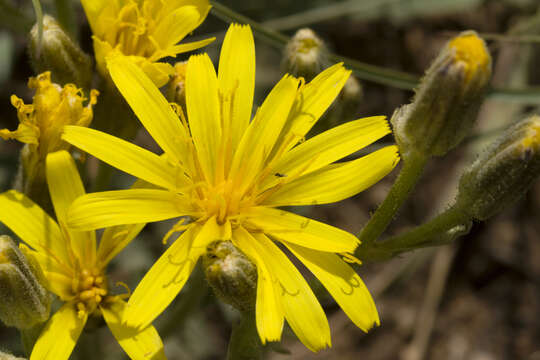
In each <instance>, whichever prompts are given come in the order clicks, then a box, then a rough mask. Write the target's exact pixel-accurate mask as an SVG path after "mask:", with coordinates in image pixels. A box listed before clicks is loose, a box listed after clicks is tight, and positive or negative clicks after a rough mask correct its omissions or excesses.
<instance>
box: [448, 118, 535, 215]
mask: <svg viewBox="0 0 540 360" xmlns="http://www.w3.org/2000/svg"><path fill="white" fill-rule="evenodd" d="M539 176H540V116H532V117H530V118H528V119H525V120H523V121H521V122H519V123H517V124H516V125H514V126H512V127H511V128H510V129H508V130H507V131H506V132H505V134H503V135H502V136H501V138H500V139H498V140H497V141H495V142H494V143H493V144H492V145H491V146H489V147H488V148H487V149H486V151H485V152H484V153H482V154H481V155H480V156H479V157H478V159H477V160H476V161H475V162H474V163H473V164H472V166H471V167H470V168H469V169H468V170H467V171H465V173H464V174H463V175H462V177H461V180H460V183H459V192H458V196H457V205H458V206H460V207H461V209H463V211H464V212H466V213H467V214H469V215H470V217H471V218H474V219H477V220H485V219H487V218H489V217H491V216H493V215H495V214H496V213H497V212H499V211H500V210H502V209H503V208H504V207H506V206H508V205H510V204H511V203H513V202H514V201H516V200H517V199H519V198H520V197H521V196H523V194H524V193H525V192H526V191H527V189H528V188H529V187H530V186H531V184H532V183H533V181H535V180H536V179H538V177H539Z"/></svg>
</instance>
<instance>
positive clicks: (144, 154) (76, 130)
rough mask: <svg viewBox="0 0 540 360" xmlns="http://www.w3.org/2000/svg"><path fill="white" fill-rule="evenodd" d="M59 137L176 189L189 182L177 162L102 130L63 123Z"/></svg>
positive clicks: (134, 172) (161, 184)
mask: <svg viewBox="0 0 540 360" xmlns="http://www.w3.org/2000/svg"><path fill="white" fill-rule="evenodd" d="M62 139H64V140H65V141H67V142H69V143H70V144H72V145H75V146H76V147H78V148H79V149H81V150H83V151H86V152H87V153H89V154H91V155H93V156H95V157H97V158H98V159H100V160H102V161H104V162H106V163H107V164H109V165H111V166H114V167H115V168H118V169H120V170H122V171H125V172H127V173H128V174H131V175H133V176H136V177H138V178H140V179H143V180H145V181H148V182H149V183H152V184H155V185H157V186H161V187H164V188H166V189H169V190H173V191H175V190H178V189H179V188H181V187H184V186H187V185H188V184H189V180H188V179H187V177H186V175H185V174H184V171H183V170H182V168H181V167H180V166H175V165H173V164H172V163H170V162H169V161H167V159H166V158H165V157H163V156H158V155H156V154H154V153H152V152H150V151H148V150H146V149H143V148H141V147H139V146H137V145H134V144H131V143H129V142H127V141H124V140H122V139H120V138H117V137H115V136H111V135H109V134H105V133H104V132H101V131H97V130H93V129H89V128H85V127H81V126H66V127H64V134H63V135H62Z"/></svg>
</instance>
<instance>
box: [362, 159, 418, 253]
mask: <svg viewBox="0 0 540 360" xmlns="http://www.w3.org/2000/svg"><path fill="white" fill-rule="evenodd" d="M426 162H427V157H426V156H425V155H422V154H420V153H417V152H411V153H409V155H407V156H406V157H404V159H403V167H402V168H401V171H400V172H399V175H398V177H397V179H396V181H395V183H394V184H393V185H392V188H391V189H390V192H389V193H388V195H387V196H386V199H384V201H383V202H382V204H381V205H380V206H379V208H378V209H377V211H375V213H374V214H373V216H372V217H371V219H370V220H369V221H368V223H367V224H366V225H365V226H364V228H363V229H362V232H361V233H360V236H359V238H360V242H361V245H360V247H364V248H368V247H370V246H371V245H373V244H374V243H375V241H376V240H377V239H378V238H379V236H381V234H382V233H383V232H384V231H385V230H386V228H387V227H388V225H389V224H390V222H391V221H392V219H393V218H394V216H395V215H396V212H397V211H398V210H399V208H400V207H401V205H403V203H404V202H405V200H406V199H407V198H408V197H409V194H410V193H411V191H412V189H413V188H414V186H415V185H416V183H417V182H418V180H419V179H420V176H421V175H422V173H423V171H424V167H425V165H426Z"/></svg>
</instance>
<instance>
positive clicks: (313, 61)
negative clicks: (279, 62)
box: [283, 28, 329, 81]
mask: <svg viewBox="0 0 540 360" xmlns="http://www.w3.org/2000/svg"><path fill="white" fill-rule="evenodd" d="M325 51H326V46H325V45H324V42H323V41H322V40H321V39H320V38H319V37H318V36H317V35H316V34H315V32H313V30H311V29H308V28H303V29H300V30H298V31H297V32H296V34H295V35H294V36H293V37H292V38H291V40H290V41H289V43H288V44H287V46H286V47H285V53H284V56H283V69H284V71H286V72H288V73H290V74H291V75H294V76H296V77H300V76H301V77H303V78H305V79H306V81H311V80H312V79H313V78H314V77H315V76H316V75H317V74H318V73H320V72H321V71H322V70H323V69H324V68H325V67H326V66H328V65H329V61H328V59H327V58H326V55H325Z"/></svg>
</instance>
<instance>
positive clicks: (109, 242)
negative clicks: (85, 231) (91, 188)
mask: <svg viewBox="0 0 540 360" xmlns="http://www.w3.org/2000/svg"><path fill="white" fill-rule="evenodd" d="M148 188H152V185H151V184H149V183H147V182H146V181H143V180H137V181H135V183H134V184H133V185H132V186H131V189H148ZM145 225H146V223H143V224H134V225H118V226H111V227H108V228H106V229H105V230H104V231H103V235H101V239H99V246H98V251H97V258H98V263H99V265H98V266H101V268H105V266H107V264H108V263H109V261H111V260H112V259H113V258H114V257H115V256H116V255H117V254H118V253H119V252H120V251H122V249H124V248H125V247H126V246H127V245H128V244H129V243H130V242H131V240H133V239H134V238H135V237H136V236H137V235H138V234H139V233H140V232H141V230H142V229H143V228H144V226H145Z"/></svg>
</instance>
